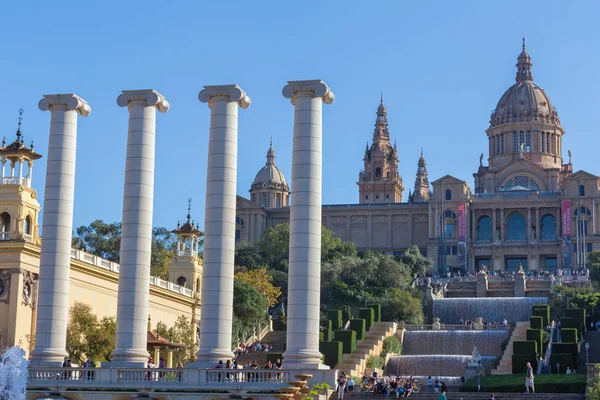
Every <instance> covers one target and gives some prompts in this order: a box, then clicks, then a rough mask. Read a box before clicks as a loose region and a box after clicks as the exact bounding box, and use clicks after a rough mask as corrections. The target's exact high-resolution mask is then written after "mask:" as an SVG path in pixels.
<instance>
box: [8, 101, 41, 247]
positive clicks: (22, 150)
mask: <svg viewBox="0 0 600 400" xmlns="http://www.w3.org/2000/svg"><path fill="white" fill-rule="evenodd" d="M18 121H19V124H18V127H17V137H16V140H15V141H14V142H12V143H10V144H8V145H7V144H6V138H4V140H2V146H1V147H0V162H1V165H0V171H1V172H0V241H17V242H28V243H35V244H40V239H39V235H38V226H39V225H38V219H39V212H40V204H39V203H38V201H37V193H36V191H35V190H34V189H33V188H32V185H31V178H32V175H33V162H34V161H35V160H38V159H40V158H42V156H41V155H40V154H38V153H36V152H35V151H34V148H33V142H31V145H30V146H29V147H28V146H26V145H25V141H24V139H23V133H22V132H21V124H22V122H23V109H20V110H19V118H18ZM24 166H27V169H26V170H25V169H24V168H23V167H24Z"/></svg>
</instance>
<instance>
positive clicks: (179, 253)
mask: <svg viewBox="0 0 600 400" xmlns="http://www.w3.org/2000/svg"><path fill="white" fill-rule="evenodd" d="M197 255H198V254H197V253H194V252H193V251H192V250H177V257H194V256H197Z"/></svg>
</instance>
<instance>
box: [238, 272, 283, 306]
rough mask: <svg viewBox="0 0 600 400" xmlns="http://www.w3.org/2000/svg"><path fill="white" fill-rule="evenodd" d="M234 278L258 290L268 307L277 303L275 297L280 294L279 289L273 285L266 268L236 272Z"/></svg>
mask: <svg viewBox="0 0 600 400" xmlns="http://www.w3.org/2000/svg"><path fill="white" fill-rule="evenodd" d="M235 279H237V280H238V281H239V282H244V283H247V284H248V285H250V286H252V287H253V288H254V289H256V290H258V292H259V293H261V294H262V295H263V296H264V297H265V299H266V301H267V306H268V307H273V306H274V305H275V304H277V299H278V298H279V296H281V289H280V288H278V287H275V286H273V284H272V281H273V277H272V276H271V275H269V273H268V272H267V269H266V268H265V269H253V270H250V271H247V272H238V273H236V274H235Z"/></svg>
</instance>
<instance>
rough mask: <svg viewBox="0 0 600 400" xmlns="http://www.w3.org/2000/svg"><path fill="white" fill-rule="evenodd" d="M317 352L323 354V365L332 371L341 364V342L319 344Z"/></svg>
mask: <svg viewBox="0 0 600 400" xmlns="http://www.w3.org/2000/svg"><path fill="white" fill-rule="evenodd" d="M319 351H320V352H321V353H322V354H323V363H324V364H325V365H328V366H329V367H330V368H332V369H333V368H335V366H336V365H338V364H340V363H341V362H342V342H335V341H334V342H321V343H319Z"/></svg>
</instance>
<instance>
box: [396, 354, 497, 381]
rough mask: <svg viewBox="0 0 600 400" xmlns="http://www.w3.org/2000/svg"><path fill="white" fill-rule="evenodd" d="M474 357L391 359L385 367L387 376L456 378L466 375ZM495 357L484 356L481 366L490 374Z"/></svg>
mask: <svg viewBox="0 0 600 400" xmlns="http://www.w3.org/2000/svg"><path fill="white" fill-rule="evenodd" d="M472 358H473V357H472V356H470V355H468V356H466V355H465V356H456V355H418V356H395V357H391V358H390V360H389V361H388V363H387V365H386V366H385V374H386V375H399V376H417V375H419V376H429V375H431V376H442V375H443V376H454V377H460V376H463V375H464V372H465V368H466V367H467V365H468V363H469V362H470V361H471V360H472ZM495 358H496V357H495V356H482V357H481V366H482V367H483V369H484V370H485V373H486V374H489V373H490V371H491V370H492V367H493V366H494V360H495Z"/></svg>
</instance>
